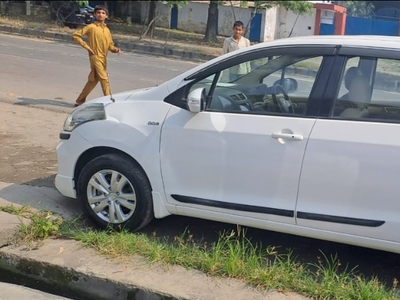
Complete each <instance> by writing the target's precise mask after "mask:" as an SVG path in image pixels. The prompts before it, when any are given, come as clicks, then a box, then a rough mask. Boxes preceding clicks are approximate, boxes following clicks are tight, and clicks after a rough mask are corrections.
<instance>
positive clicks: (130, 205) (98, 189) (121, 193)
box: [78, 154, 154, 231]
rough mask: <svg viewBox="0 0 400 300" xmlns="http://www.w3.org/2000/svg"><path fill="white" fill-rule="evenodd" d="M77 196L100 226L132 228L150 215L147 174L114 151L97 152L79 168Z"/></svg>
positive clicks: (151, 213)
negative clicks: (110, 152) (94, 156)
mask: <svg viewBox="0 0 400 300" xmlns="http://www.w3.org/2000/svg"><path fill="white" fill-rule="evenodd" d="M78 198H79V200H80V201H81V203H82V205H83V210H84V212H85V213H86V215H87V216H88V217H89V218H90V219H91V220H92V221H93V222H94V223H95V224H96V225H97V226H98V227H100V228H103V229H104V228H106V227H108V226H110V227H112V228H114V229H122V228H128V229H130V230H133V231H136V230H139V229H140V228H142V227H144V226H146V225H147V224H148V223H149V222H150V221H151V220H152V219H153V216H154V212H153V201H152V195H151V187H150V184H149V182H148V179H147V177H146V176H145V174H144V173H143V171H142V170H141V168H140V167H139V166H138V165H137V164H136V163H134V162H133V161H131V160H130V159H129V158H127V157H124V156H122V155H118V154H106V155H102V156H99V157H97V158H95V159H93V160H92V161H90V162H89V163H88V164H87V165H86V166H85V167H84V168H83V170H82V172H81V174H80V176H79V178H78Z"/></svg>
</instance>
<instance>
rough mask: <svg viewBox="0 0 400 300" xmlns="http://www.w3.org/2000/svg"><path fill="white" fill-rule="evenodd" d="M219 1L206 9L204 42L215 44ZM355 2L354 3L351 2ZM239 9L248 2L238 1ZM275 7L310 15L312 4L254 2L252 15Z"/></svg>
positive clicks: (305, 2) (213, 2)
mask: <svg viewBox="0 0 400 300" xmlns="http://www.w3.org/2000/svg"><path fill="white" fill-rule="evenodd" d="M220 2H221V1H210V6H209V8H208V17H207V27H206V34H205V36H204V41H205V42H217V41H218V39H217V19H218V16H217V13H218V5H219V4H220ZM353 2H356V1H353ZM231 5H232V2H231ZM240 6H241V7H248V1H240ZM275 6H283V7H284V8H286V9H287V10H291V11H293V12H295V13H298V14H304V13H311V11H312V8H313V4H312V3H311V2H309V1H254V14H253V17H254V16H255V13H256V12H257V11H258V10H260V9H269V8H272V7H275ZM250 22H251V19H250Z"/></svg>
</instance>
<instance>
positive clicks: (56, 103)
mask: <svg viewBox="0 0 400 300" xmlns="http://www.w3.org/2000/svg"><path fill="white" fill-rule="evenodd" d="M18 100H19V101H17V102H15V104H16V105H52V106H58V107H68V108H73V107H74V104H73V103H70V102H66V101H62V100H50V99H33V98H24V97H20V98H18Z"/></svg>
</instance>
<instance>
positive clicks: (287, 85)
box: [274, 78, 298, 93]
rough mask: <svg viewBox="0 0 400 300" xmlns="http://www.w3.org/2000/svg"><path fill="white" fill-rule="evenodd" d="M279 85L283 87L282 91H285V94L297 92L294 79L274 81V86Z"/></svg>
mask: <svg viewBox="0 0 400 300" xmlns="http://www.w3.org/2000/svg"><path fill="white" fill-rule="evenodd" d="M277 84H279V85H280V86H282V87H283V89H284V90H285V91H286V93H292V92H295V91H297V88H298V84H297V81H296V79H293V78H283V79H279V80H277V81H275V83H274V85H277Z"/></svg>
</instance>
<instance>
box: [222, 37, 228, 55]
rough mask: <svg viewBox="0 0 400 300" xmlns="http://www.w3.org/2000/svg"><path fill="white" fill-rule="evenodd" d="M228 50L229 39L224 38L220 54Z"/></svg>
mask: <svg viewBox="0 0 400 300" xmlns="http://www.w3.org/2000/svg"><path fill="white" fill-rule="evenodd" d="M228 52H229V41H228V39H225V41H224V45H223V47H222V54H226V53H228Z"/></svg>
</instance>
